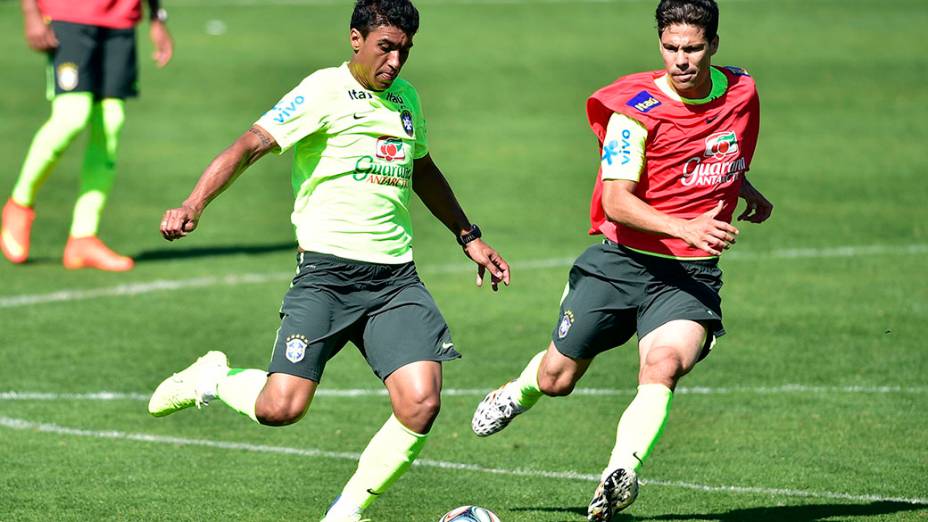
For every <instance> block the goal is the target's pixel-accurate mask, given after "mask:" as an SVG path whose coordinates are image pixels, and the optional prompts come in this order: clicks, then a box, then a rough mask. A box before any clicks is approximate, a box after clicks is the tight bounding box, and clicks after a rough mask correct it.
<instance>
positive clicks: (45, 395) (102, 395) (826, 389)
mask: <svg viewBox="0 0 928 522" xmlns="http://www.w3.org/2000/svg"><path fill="white" fill-rule="evenodd" d="M488 391H489V390H488V389H484V388H449V389H446V390H442V392H441V393H442V395H444V396H448V397H483V396H484V395H486V394H487V392H488ZM635 393H636V390H635V389H634V388H628V389H613V388H577V389H575V390H574V391H573V394H572V395H574V396H591V397H603V396H625V395H627V396H632V395H634V394H635ZM674 393H675V394H676V395H736V394H754V395H785V394H811V395H816V394H828V395H830V394H835V393H844V394H863V395H866V394H889V393H900V394H921V393H928V386H863V385H849V386H810V385H805V384H783V385H780V386H735V387H725V386H721V387H712V386H693V387H686V386H684V387H680V388H677V389H676V390H675V391H674ZM315 396H316V397H336V398H347V399H351V398H365V397H386V396H387V390H385V389H383V388H354V389H341V390H340V389H325V388H322V389H319V390H316V393H315ZM148 399H149V394H147V393H133V392H111V391H98V392H85V393H72V392H61V393H55V392H32V391H5V392H0V401H72V400H73V401H121V400H128V401H147V400H148Z"/></svg>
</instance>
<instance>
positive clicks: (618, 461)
mask: <svg viewBox="0 0 928 522" xmlns="http://www.w3.org/2000/svg"><path fill="white" fill-rule="evenodd" d="M706 335H707V330H706V327H705V326H703V325H702V324H700V323H698V322H695V321H670V322H668V323H666V324H664V325H662V326H661V327H659V328H657V329H656V330H654V331H653V332H650V333H649V334H648V335H646V336H644V337H643V338H642V339H641V340H640V341H639V342H638V354H639V358H640V370H639V373H638V383H639V386H638V393H637V395H636V396H635V398H634V400H632V402H631V404H629V405H628V407H627V408H626V409H625V412H624V413H623V414H622V418H621V419H620V420H619V425H618V428H617V429H616V443H615V447H614V448H613V450H612V456H611V458H610V459H609V464H608V465H607V466H606V468H605V469H604V470H603V472H602V480H601V482H600V483H599V486H598V487H597V488H596V492H595V493H594V495H593V499H592V500H591V501H590V506H589V510H588V518H589V520H591V521H597V522H599V521H608V520H610V519H611V518H612V516H613V515H614V514H615V513H617V512H618V511H621V510H622V509H625V508H626V507H628V506H629V505H631V503H632V502H634V501H635V498H636V497H637V496H638V471H639V470H640V468H641V465H642V464H643V463H644V460H645V459H646V458H647V457H648V455H649V454H650V453H651V451H652V450H653V449H654V446H655V445H656V444H657V441H658V440H659V439H660V436H661V433H662V432H663V430H664V424H665V423H666V421H667V415H668V413H669V412H670V403H671V399H672V398H673V389H674V388H675V387H676V385H677V382H678V381H679V380H680V378H681V377H683V376H684V375H686V374H687V373H689V371H690V370H692V369H693V367H694V366H695V365H696V362H697V361H698V360H699V355H700V353H701V352H702V350H703V347H704V345H705V341H706Z"/></svg>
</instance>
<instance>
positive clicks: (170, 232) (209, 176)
mask: <svg viewBox="0 0 928 522" xmlns="http://www.w3.org/2000/svg"><path fill="white" fill-rule="evenodd" d="M276 147H277V142H276V141H274V138H272V137H271V135H270V134H268V133H267V131H265V130H264V129H262V128H261V127H258V126H257V125H254V126H252V127H251V128H250V129H248V131H247V132H245V134H242V135H241V136H240V137H239V138H238V139H237V140H235V143H233V144H232V145H230V146H229V147H228V148H227V149H226V150H224V151H222V152H221V153H219V155H218V156H216V158H215V159H213V161H212V162H211V163H210V164H209V166H208V167H206V170H205V171H203V175H202V176H200V180H199V181H197V184H196V186H195V187H194V188H193V192H191V193H190V195H189V196H187V199H186V200H184V202H183V203H182V204H181V206H180V207H178V208H172V209H170V210H168V211H166V212H165V213H164V217H163V218H161V235H162V236H163V237H164V239H167V240H168V241H174V240H175V239H180V238H182V237H184V236H186V235H187V234H189V233H190V232H193V231H194V230H195V229H196V228H197V222H199V220H200V215H201V214H202V213H203V209H205V208H206V206H207V205H209V203H210V201H212V200H213V199H215V198H216V196H218V195H219V194H221V193H222V191H224V190H225V189H226V188H228V187H229V185H231V184H232V182H234V181H235V178H237V177H238V176H239V174H241V173H242V172H245V169H247V168H248V167H250V166H251V165H253V164H254V163H255V162H256V161H258V159H260V158H261V157H262V156H264V155H265V154H267V153H268V151H271V150H273V149H275V148H276Z"/></svg>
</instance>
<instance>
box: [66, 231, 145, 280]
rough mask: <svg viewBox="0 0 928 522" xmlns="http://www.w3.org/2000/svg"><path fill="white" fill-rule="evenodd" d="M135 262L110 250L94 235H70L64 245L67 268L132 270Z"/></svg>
mask: <svg viewBox="0 0 928 522" xmlns="http://www.w3.org/2000/svg"><path fill="white" fill-rule="evenodd" d="M133 266H135V262H134V261H132V258H131V257H126V256H121V255H119V254H117V253H116V252H113V251H112V250H110V248H109V247H107V246H106V245H104V244H103V241H100V240H99V239H98V238H97V237H96V236H90V237H70V238H68V244H67V246H65V247H64V267H65V268H67V269H68V270H77V269H79V268H96V269H97V270H105V271H107V272H126V271H128V270H132V267H133Z"/></svg>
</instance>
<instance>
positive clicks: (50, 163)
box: [0, 0, 174, 272]
mask: <svg viewBox="0 0 928 522" xmlns="http://www.w3.org/2000/svg"><path fill="white" fill-rule="evenodd" d="M21 1H22V10H23V22H24V25H25V33H26V42H27V43H28V44H29V47H31V48H32V49H33V50H35V51H38V52H44V53H47V54H48V60H49V61H48V88H47V96H48V98H49V100H51V103H52V112H51V116H50V117H49V119H48V121H46V122H45V124H44V125H42V127H41V128H40V129H39V131H38V132H37V133H36V135H35V137H34V138H33V140H32V144H31V145H30V147H29V151H28V152H27V153H26V159H25V161H24V162H23V166H22V170H21V171H20V173H19V178H18V179H17V180H16V185H15V186H14V187H13V193H12V195H11V196H10V198H9V200H8V201H7V202H6V205H5V206H4V207H3V218H2V219H3V221H2V233H0V249H2V251H3V255H4V256H5V257H6V258H7V259H8V260H10V262H12V263H16V264H19V263H24V262H26V260H27V259H28V258H29V242H30V233H31V229H32V222H33V220H34V219H35V198H36V193H37V192H38V190H39V188H40V187H41V186H42V184H43V183H44V182H45V180H46V178H47V177H48V175H49V174H50V173H51V171H52V170H53V169H54V167H55V164H56V163H57V162H58V159H59V158H60V157H61V154H62V153H63V152H64V151H65V150H66V149H67V148H68V146H69V145H70V144H71V143H72V142H73V141H74V139H75V138H76V137H77V136H78V135H79V134H80V133H81V131H83V130H84V129H85V128H87V127H90V137H89V139H88V141H87V150H86V152H85V154H84V162H83V167H82V168H81V183H80V193H79V195H78V198H77V203H76V204H75V206H74V217H73V220H72V224H71V230H70V234H69V238H68V243H67V245H66V246H65V249H64V260H63V261H64V266H65V268H68V269H78V268H96V269H99V270H107V271H114V272H122V271H126V270H131V269H132V266H133V264H134V263H133V261H132V259H131V258H129V257H126V256H122V255H119V254H117V253H116V252H113V251H112V250H110V248H108V247H107V246H106V245H105V244H103V242H102V241H100V239H99V238H98V237H97V232H98V229H99V225H100V215H101V214H102V212H103V207H104V206H105V204H106V200H107V197H108V196H109V193H110V190H111V189H112V187H113V180H114V178H115V176H116V151H117V149H118V145H119V134H120V130H121V129H122V125H123V122H124V121H125V100H126V98H132V97H134V96H137V95H138V87H137V80H138V67H137V61H136V38H135V26H136V25H137V24H138V23H139V21H140V20H141V19H142V6H141V0H79V1H74V0H21ZM146 1H147V3H148V11H149V18H150V21H151V24H150V29H149V34H150V36H151V40H152V43H153V45H154V54H153V58H154V60H155V63H156V64H157V65H158V67H164V66H165V65H167V63H168V62H169V61H170V60H171V56H172V54H173V52H174V42H173V40H172V39H171V35H170V33H168V29H167V26H166V25H165V22H166V21H167V12H166V11H165V10H164V9H163V8H161V2H160V0H146Z"/></svg>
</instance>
